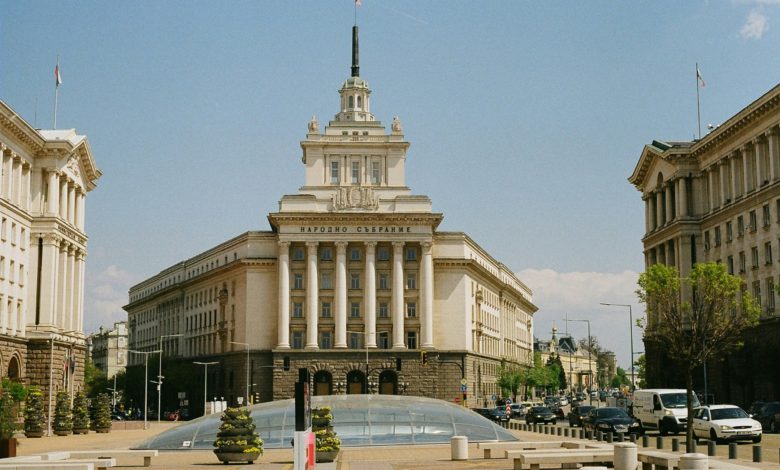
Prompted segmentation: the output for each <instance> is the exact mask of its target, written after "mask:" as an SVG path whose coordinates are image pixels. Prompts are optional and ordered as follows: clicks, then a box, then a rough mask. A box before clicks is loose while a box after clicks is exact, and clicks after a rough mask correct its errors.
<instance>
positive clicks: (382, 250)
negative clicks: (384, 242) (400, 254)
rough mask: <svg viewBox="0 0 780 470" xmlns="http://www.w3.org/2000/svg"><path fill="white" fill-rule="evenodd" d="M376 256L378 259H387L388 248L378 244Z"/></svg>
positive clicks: (388, 256)
mask: <svg viewBox="0 0 780 470" xmlns="http://www.w3.org/2000/svg"><path fill="white" fill-rule="evenodd" d="M376 258H377V259H378V260H379V261H389V260H390V250H389V249H388V248H387V247H386V246H380V247H379V248H377V250H376Z"/></svg>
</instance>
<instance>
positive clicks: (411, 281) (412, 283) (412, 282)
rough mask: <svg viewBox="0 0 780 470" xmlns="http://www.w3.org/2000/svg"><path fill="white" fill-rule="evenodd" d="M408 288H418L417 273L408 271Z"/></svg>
mask: <svg viewBox="0 0 780 470" xmlns="http://www.w3.org/2000/svg"><path fill="white" fill-rule="evenodd" d="M406 288H407V289H417V274H415V273H406Z"/></svg>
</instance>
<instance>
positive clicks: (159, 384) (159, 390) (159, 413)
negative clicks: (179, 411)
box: [157, 334, 181, 423]
mask: <svg viewBox="0 0 780 470" xmlns="http://www.w3.org/2000/svg"><path fill="white" fill-rule="evenodd" d="M177 336H181V334H175V335H162V336H160V367H159V368H158V369H157V422H158V423H159V422H160V417H161V416H162V408H160V406H161V403H162V384H163V375H162V357H163V347H162V343H163V338H175V337H177Z"/></svg>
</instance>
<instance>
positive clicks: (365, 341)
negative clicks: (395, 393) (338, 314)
mask: <svg viewBox="0 0 780 470" xmlns="http://www.w3.org/2000/svg"><path fill="white" fill-rule="evenodd" d="M347 333H354V334H361V335H363V347H364V348H365V350H366V395H368V394H369V392H370V391H369V387H368V384H369V381H368V374H369V368H368V335H376V334H377V333H389V331H350V330H347Z"/></svg>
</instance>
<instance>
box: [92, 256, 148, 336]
mask: <svg viewBox="0 0 780 470" xmlns="http://www.w3.org/2000/svg"><path fill="white" fill-rule="evenodd" d="M136 282H137V276H135V275H133V274H132V273H130V272H127V271H124V270H122V269H120V268H119V267H118V266H115V265H111V266H108V267H106V268H105V269H104V270H103V271H101V272H99V273H97V274H94V273H91V272H90V271H89V269H88V270H87V275H86V279H85V285H84V332H85V333H87V334H89V333H92V332H94V331H97V330H98V329H99V328H100V327H101V326H105V327H111V326H113V324H114V322H117V321H122V320H126V319H127V313H126V312H125V311H124V310H122V306H123V305H126V304H127V291H128V289H129V288H130V286H132V285H133V284H135V283H136Z"/></svg>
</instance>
